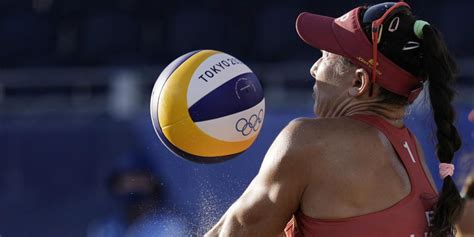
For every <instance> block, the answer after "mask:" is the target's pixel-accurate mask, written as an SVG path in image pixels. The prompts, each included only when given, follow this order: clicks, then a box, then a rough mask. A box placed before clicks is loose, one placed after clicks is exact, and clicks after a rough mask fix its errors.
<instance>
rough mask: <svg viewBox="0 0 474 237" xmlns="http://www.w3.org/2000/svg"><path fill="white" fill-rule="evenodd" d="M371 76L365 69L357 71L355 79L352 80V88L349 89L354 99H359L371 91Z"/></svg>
mask: <svg viewBox="0 0 474 237" xmlns="http://www.w3.org/2000/svg"><path fill="white" fill-rule="evenodd" d="M370 83H372V82H371V81H370V76H369V74H368V73H367V71H366V70H365V69H363V68H358V69H357V70H355V77H354V79H352V84H351V87H350V88H349V95H350V96H352V97H359V96H361V95H363V94H365V93H366V92H368V91H369V88H370Z"/></svg>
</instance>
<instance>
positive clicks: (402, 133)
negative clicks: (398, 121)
mask: <svg viewBox="0 0 474 237" xmlns="http://www.w3.org/2000/svg"><path fill="white" fill-rule="evenodd" d="M350 118H352V119H355V120H358V121H361V122H364V123H367V124H369V125H370V126H373V127H375V128H377V129H378V130H379V131H380V132H382V133H383V134H384V135H385V136H386V137H387V139H388V140H389V141H390V143H391V144H392V146H393V148H394V149H395V152H396V153H397V154H398V157H399V158H400V160H401V162H402V163H403V165H404V166H405V169H406V171H407V173H408V176H409V177H410V180H411V181H412V185H416V182H413V181H414V180H416V179H417V177H418V176H419V175H420V172H421V171H422V170H421V169H422V168H421V167H422V166H421V160H420V156H419V154H418V149H417V144H416V140H415V137H414V136H413V134H412V133H411V132H410V131H409V130H408V128H406V127H403V128H398V127H395V126H393V125H392V124H390V123H389V122H388V121H386V120H385V119H383V118H381V117H378V116H375V115H361V114H358V115H353V116H351V117H350Z"/></svg>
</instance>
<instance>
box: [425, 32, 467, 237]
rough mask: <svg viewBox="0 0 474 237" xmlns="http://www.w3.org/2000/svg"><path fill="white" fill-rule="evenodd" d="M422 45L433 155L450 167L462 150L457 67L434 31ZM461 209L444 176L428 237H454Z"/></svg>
mask: <svg viewBox="0 0 474 237" xmlns="http://www.w3.org/2000/svg"><path fill="white" fill-rule="evenodd" d="M423 41H424V42H423V48H424V49H423V60H422V68H421V71H423V72H424V73H425V74H426V75H425V76H426V77H427V78H428V81H429V96H430V101H431V106H432V110H433V117H434V121H435V123H436V137H437V140H438V144H437V146H436V154H437V157H438V159H439V161H440V162H441V163H448V164H450V163H452V161H453V159H454V152H456V151H457V150H459V148H460V147H461V138H460V137H459V134H458V131H457V129H456V127H455V126H454V124H453V121H454V118H455V111H454V108H453V106H452V105H451V102H452V100H453V98H454V95H455V93H454V90H453V89H452V88H451V85H452V83H453V82H454V76H455V73H456V71H457V66H456V63H455V61H454V60H453V58H452V57H451V56H450V54H449V51H448V49H447V47H446V45H445V43H444V41H443V39H442V36H441V34H440V32H439V31H438V30H437V29H436V28H433V27H432V26H425V27H424V28H423ZM462 206H463V201H462V198H461V196H460V194H459V191H458V189H457V187H456V185H455V183H454V181H453V179H452V177H451V176H446V178H444V179H443V187H442V189H441V192H440V193H439V197H438V200H437V203H436V204H435V206H434V213H433V218H432V220H431V225H430V235H429V236H432V237H446V236H453V237H454V235H455V228H454V225H455V223H456V221H457V220H458V219H459V217H460V215H461V213H462Z"/></svg>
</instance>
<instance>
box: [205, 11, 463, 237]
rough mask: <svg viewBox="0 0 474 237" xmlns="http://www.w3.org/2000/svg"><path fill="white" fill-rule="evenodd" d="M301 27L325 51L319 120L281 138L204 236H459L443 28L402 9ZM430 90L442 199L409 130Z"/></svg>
mask: <svg viewBox="0 0 474 237" xmlns="http://www.w3.org/2000/svg"><path fill="white" fill-rule="evenodd" d="M296 28H297V31H298V33H299V35H300V37H301V38H302V39H303V40H304V41H305V42H306V43H308V44H309V45H311V46H312V47H314V48H319V49H322V50H324V51H323V56H322V58H320V59H319V60H318V61H317V62H316V63H315V64H314V66H313V67H312V68H311V75H312V76H313V77H314V78H315V79H316V82H315V87H314V93H315V94H314V96H315V100H316V103H315V113H316V114H317V115H318V117H319V118H318V119H297V120H294V121H292V122H291V123H290V124H289V125H288V126H287V127H286V128H284V129H283V131H282V132H281V133H280V135H279V136H278V137H277V138H276V140H275V141H274V143H273V145H272V146H271V147H270V149H269V151H268V153H267V155H266V156H265V159H264V161H263V164H262V167H261V169H260V171H259V173H258V175H257V176H256V177H255V179H254V180H253V181H252V182H251V184H250V185H249V187H248V188H247V190H246V191H245V192H244V193H243V195H242V196H241V197H240V198H239V199H238V200H237V201H236V202H235V203H234V204H233V205H232V206H231V207H230V208H229V210H228V211H227V212H226V213H225V214H224V216H223V217H222V218H221V220H220V221H219V222H218V223H217V225H216V226H214V227H213V228H212V229H211V230H210V231H209V233H207V236H277V235H281V234H283V233H286V235H287V236H331V237H339V236H344V237H346V236H363V237H370V236H377V237H379V236H384V237H387V236H388V237H390V236H397V237H400V236H402V237H424V236H453V233H454V231H455V230H454V224H455V222H456V220H457V218H458V217H459V214H460V210H461V203H462V199H461V197H460V195H459V193H458V191H457V190H456V186H455V185H454V182H453V180H452V179H451V175H452V173H453V170H454V167H453V165H452V164H451V162H452V160H453V154H454V152H455V151H457V150H458V149H459V147H460V144H461V141H460V138H459V136H458V133H457V130H456V128H455V127H454V125H453V118H454V110H453V108H452V106H451V101H452V99H453V95H454V93H453V90H452V89H451V87H450V84H451V83H452V81H453V80H454V74H455V63H454V61H453V59H452V58H451V57H450V55H449V53H448V50H447V48H446V46H445V44H444V42H443V40H442V38H441V36H440V33H439V32H438V30H436V28H434V27H433V26H431V25H430V24H429V23H427V22H424V21H421V20H417V19H416V17H415V16H414V15H412V13H411V10H410V7H409V6H408V5H407V4H406V3H404V2H398V3H383V4H378V5H375V6H372V7H369V8H367V7H358V8H356V9H354V10H352V11H350V12H348V13H347V14H345V15H344V16H342V17H339V18H337V19H334V18H330V17H326V16H320V15H314V14H310V13H302V14H300V16H299V17H298V19H297V22H296ZM425 81H428V82H429V83H428V85H426V86H425V87H427V88H425V90H426V91H427V92H428V93H429V95H430V101H431V105H432V109H433V117H434V121H435V123H436V126H437V130H436V135H437V140H438V144H437V150H436V154H437V156H438V158H439V160H440V175H441V177H442V178H443V180H444V181H443V188H442V190H441V192H440V193H439V196H438V194H437V192H436V189H435V187H434V185H433V183H432V181H430V179H431V176H430V172H429V171H428V169H427V168H426V166H425V162H424V158H423V154H422V150H421V147H420V145H419V144H418V142H417V140H416V138H415V136H414V135H413V134H412V133H411V132H410V131H409V130H408V129H407V128H406V127H405V126H404V123H403V118H404V116H405V111H406V107H407V105H408V104H410V103H411V102H412V101H413V100H414V99H415V98H416V97H417V96H418V94H419V93H420V91H421V90H422V89H423V87H424V82H425Z"/></svg>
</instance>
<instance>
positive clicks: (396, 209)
mask: <svg viewBox="0 0 474 237" xmlns="http://www.w3.org/2000/svg"><path fill="white" fill-rule="evenodd" d="M351 118H353V119H356V120H359V121H362V122H365V123H368V124H369V125H372V126H374V127H376V128H377V129H379V130H380V131H381V132H382V133H383V134H385V136H386V137H387V138H388V140H389V141H390V142H391V143H392V146H393V148H394V149H395V151H396V152H397V154H398V157H399V158H400V160H401V161H402V163H403V165H404V167H405V170H406V171H407V173H408V177H409V179H410V184H411V191H410V194H409V195H408V196H406V197H405V198H403V199H402V200H400V201H399V202H397V203H396V204H394V205H393V206H391V207H388V208H387V209H384V210H381V211H377V212H374V213H369V214H365V215H361V216H355V217H349V218H343V219H335V220H321V219H315V218H311V217H308V216H306V215H304V214H303V213H302V212H301V211H298V212H297V213H296V214H295V215H294V217H293V219H292V220H291V221H290V222H289V223H288V225H287V226H286V228H285V233H286V236H287V237H300V236H306V237H308V236H315V237H320V236H321V237H326V236H330V237H347V236H351V237H381V236H384V237H425V236H427V229H428V223H429V219H430V216H431V215H432V207H433V205H434V203H435V202H436V198H437V194H436V191H435V190H433V187H432V186H431V184H430V182H429V179H428V177H427V175H426V173H425V171H424V169H423V166H422V164H421V160H420V157H419V154H418V151H417V146H416V141H415V138H414V136H413V135H412V134H411V132H410V131H409V130H408V129H407V128H397V127H394V126H392V125H391V124H390V123H388V122H387V121H385V120H384V119H382V118H380V117H377V116H370V115H356V116H352V117H351Z"/></svg>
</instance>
